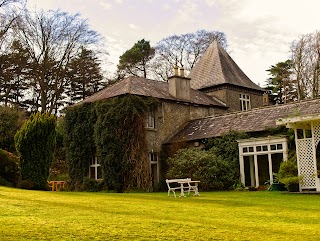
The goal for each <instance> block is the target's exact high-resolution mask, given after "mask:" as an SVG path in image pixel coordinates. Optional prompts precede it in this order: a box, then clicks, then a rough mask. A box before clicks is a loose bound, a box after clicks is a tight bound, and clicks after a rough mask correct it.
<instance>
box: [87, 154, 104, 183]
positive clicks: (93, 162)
mask: <svg viewBox="0 0 320 241" xmlns="http://www.w3.org/2000/svg"><path fill="white" fill-rule="evenodd" d="M91 167H94V179H95V180H101V179H100V178H98V168H101V164H100V163H99V162H98V158H97V157H95V158H94V159H92V161H91V165H90V166H89V177H91V174H92V173H91Z"/></svg>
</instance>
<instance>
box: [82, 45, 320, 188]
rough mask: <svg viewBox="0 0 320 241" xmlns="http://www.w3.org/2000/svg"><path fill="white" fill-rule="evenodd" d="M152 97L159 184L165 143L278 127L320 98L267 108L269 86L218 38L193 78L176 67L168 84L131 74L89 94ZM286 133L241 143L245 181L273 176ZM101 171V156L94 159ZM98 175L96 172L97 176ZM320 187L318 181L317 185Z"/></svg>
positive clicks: (152, 154)
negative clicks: (252, 77) (241, 65)
mask: <svg viewBox="0 0 320 241" xmlns="http://www.w3.org/2000/svg"><path fill="white" fill-rule="evenodd" d="M128 94H131V95H138V96H152V97H154V98H156V99H158V100H159V102H160V105H159V106H158V108H157V109H156V110H155V111H154V112H152V113H146V116H147V118H146V127H145V128H146V138H147V143H148V146H147V149H148V153H149V159H150V167H151V170H152V175H153V180H154V182H155V183H156V182H159V181H160V170H161V168H160V167H161V163H160V161H159V153H160V151H161V149H162V147H163V145H174V144H176V143H183V144H184V145H188V146H199V145H200V143H201V141H202V140H203V139H206V138H211V137H218V136H220V135H222V134H223V133H226V132H228V131H229V130H239V131H245V132H256V133H259V132H262V131H265V130H267V129H269V128H272V127H275V126H276V120H277V119H279V118H285V117H288V116H292V115H294V114H296V113H298V112H299V113H302V114H308V115H310V114H314V113H316V112H317V108H319V107H320V101H319V100H313V101H309V102H308V101H307V102H301V103H293V104H288V105H278V106H267V105H268V102H269V101H268V98H267V96H268V95H267V94H265V90H264V89H262V88H260V87H259V86H258V85H256V84H255V83H253V82H252V81H251V80H250V79H249V78H248V77H247V76H246V75H245V74H244V73H243V71H242V70H241V69H240V68H239V66H238V65H237V64H236V63H235V62H234V61H233V60H232V58H231V57H230V56H229V54H228V53H227V52H226V51H225V50H224V49H223V48H222V47H221V46H219V44H218V43H217V42H216V41H214V42H212V44H211V45H210V46H209V48H208V49H207V50H206V52H205V53H204V54H203V56H202V57H201V59H200V60H199V61H198V63H197V64H196V65H195V66H194V68H193V69H192V70H191V72H190V74H189V75H188V77H185V76H184V70H183V69H180V73H178V69H177V68H176V69H175V71H174V76H172V77H170V78H169V79H168V82H161V81H155V80H150V79H145V78H141V77H129V78H126V79H123V80H121V81H119V82H117V83H115V84H113V85H112V86H109V87H107V88H105V89H103V90H101V91H100V92H98V93H96V94H94V95H92V96H90V97H88V98H87V99H85V100H84V101H83V102H82V103H84V102H94V101H98V100H103V99H108V98H112V97H115V96H124V95H128ZM287 142H288V141H287V138H286V137H278V136H277V137H267V138H256V139H248V140H242V141H239V153H240V160H239V163H240V173H241V181H242V182H243V184H244V185H246V186H259V185H262V184H263V183H264V182H265V181H266V180H271V181H272V180H273V175H272V173H273V172H277V170H278V168H279V165H280V162H281V161H283V160H285V159H286V157H287V152H288V147H287ZM91 166H92V167H95V169H94V170H95V171H97V168H98V167H99V163H97V160H96V161H95V163H92V165H91ZM92 176H96V175H92ZM317 185H318V184H317Z"/></svg>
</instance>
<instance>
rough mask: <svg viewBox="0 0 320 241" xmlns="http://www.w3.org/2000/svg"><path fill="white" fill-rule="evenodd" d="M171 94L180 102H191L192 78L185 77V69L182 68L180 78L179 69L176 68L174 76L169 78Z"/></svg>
mask: <svg viewBox="0 0 320 241" xmlns="http://www.w3.org/2000/svg"><path fill="white" fill-rule="evenodd" d="M168 82H169V94H170V95H171V96H173V97H175V98H177V99H180V100H190V99H191V91H190V89H191V88H190V78H186V77H184V68H180V76H179V75H178V67H174V75H173V76H171V77H169V79H168Z"/></svg>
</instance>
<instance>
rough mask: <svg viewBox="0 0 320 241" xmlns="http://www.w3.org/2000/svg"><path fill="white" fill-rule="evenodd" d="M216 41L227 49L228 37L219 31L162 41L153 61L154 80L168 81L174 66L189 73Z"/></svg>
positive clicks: (201, 31) (199, 32)
mask: <svg viewBox="0 0 320 241" xmlns="http://www.w3.org/2000/svg"><path fill="white" fill-rule="evenodd" d="M214 39H215V40H217V41H218V42H219V43H220V45H221V46H222V47H224V48H227V38H226V35H225V34H224V33H222V32H219V31H206V30H198V31H197V32H195V33H187V34H182V35H172V36H169V37H166V38H164V39H162V40H161V41H160V42H158V43H157V45H156V46H155V50H156V52H155V57H154V58H153V60H152V65H153V67H152V69H153V74H154V78H156V79H160V80H167V79H168V77H169V76H171V75H172V74H173V67H174V66H178V67H180V68H181V67H183V68H184V69H185V70H186V73H188V72H189V71H190V70H191V69H192V68H193V66H194V65H195V63H196V62H197V61H198V60H199V58H200V57H201V56H202V54H203V53H204V52H205V51H206V49H207V48H208V47H209V45H210V43H211V42H212V41H213V40H214Z"/></svg>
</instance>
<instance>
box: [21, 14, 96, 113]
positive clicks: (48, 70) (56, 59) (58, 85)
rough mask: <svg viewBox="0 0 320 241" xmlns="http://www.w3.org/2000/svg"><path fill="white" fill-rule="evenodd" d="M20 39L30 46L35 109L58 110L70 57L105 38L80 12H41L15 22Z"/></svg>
mask: <svg viewBox="0 0 320 241" xmlns="http://www.w3.org/2000/svg"><path fill="white" fill-rule="evenodd" d="M15 35H16V38H18V40H19V41H20V42H21V43H22V45H23V46H24V47H25V48H26V49H28V53H29V56H30V58H31V60H32V71H31V75H30V78H31V79H32V82H33V84H32V88H33V90H32V93H31V94H32V95H33V100H32V101H33V103H34V109H35V110H41V111H42V112H45V111H47V112H49V113H53V112H54V111H55V112H57V109H58V107H59V104H61V103H60V102H61V100H62V99H63V98H64V92H65V88H66V86H67V85H68V83H67V82H68V79H69V78H66V74H67V69H68V66H69V65H70V60H71V58H72V57H75V56H76V55H77V54H78V53H79V51H80V50H81V47H88V46H90V45H93V44H96V43H97V42H99V40H100V39H101V37H100V36H99V34H98V33H97V32H95V31H92V30H90V28H89V25H88V22H87V20H83V19H81V18H80V16H79V15H78V14H76V15H70V14H68V13H65V12H61V11H59V10H58V11H48V12H44V11H40V12H29V11H27V10H26V11H25V12H24V14H23V15H22V16H21V17H20V18H19V19H18V20H17V21H16V24H15Z"/></svg>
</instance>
